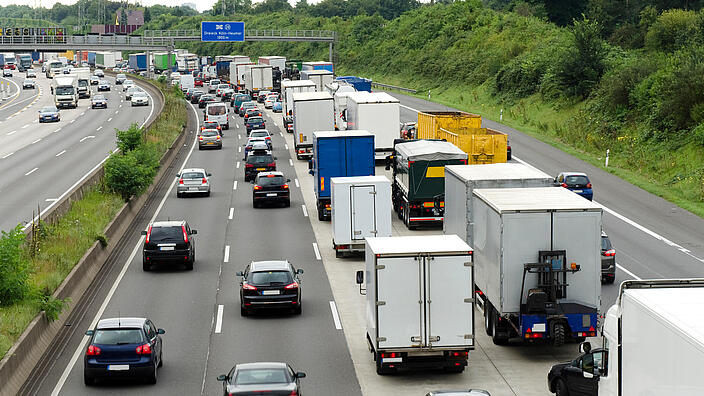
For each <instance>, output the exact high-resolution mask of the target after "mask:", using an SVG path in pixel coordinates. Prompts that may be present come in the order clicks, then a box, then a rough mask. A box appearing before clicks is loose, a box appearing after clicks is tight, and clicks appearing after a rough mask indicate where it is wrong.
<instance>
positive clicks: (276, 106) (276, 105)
mask: <svg viewBox="0 0 704 396" xmlns="http://www.w3.org/2000/svg"><path fill="white" fill-rule="evenodd" d="M272 110H273V111H274V113H281V111H283V105H282V104H281V102H274V106H273V107H272Z"/></svg>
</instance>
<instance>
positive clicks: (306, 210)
mask: <svg viewBox="0 0 704 396" xmlns="http://www.w3.org/2000/svg"><path fill="white" fill-rule="evenodd" d="M301 209H303V217H308V209H306V206H305V205H301Z"/></svg>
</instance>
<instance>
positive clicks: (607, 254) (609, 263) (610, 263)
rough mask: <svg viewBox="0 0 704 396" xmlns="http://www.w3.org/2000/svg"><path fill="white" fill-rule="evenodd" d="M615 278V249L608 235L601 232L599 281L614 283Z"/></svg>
mask: <svg viewBox="0 0 704 396" xmlns="http://www.w3.org/2000/svg"><path fill="white" fill-rule="evenodd" d="M615 280H616V249H614V247H613V245H612V244H611V240H610V239H609V236H608V235H606V233H605V232H604V231H602V232H601V283H609V284H611V283H614V281H615Z"/></svg>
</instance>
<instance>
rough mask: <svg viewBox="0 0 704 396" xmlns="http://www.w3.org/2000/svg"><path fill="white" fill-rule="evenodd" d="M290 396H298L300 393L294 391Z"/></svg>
mask: <svg viewBox="0 0 704 396" xmlns="http://www.w3.org/2000/svg"><path fill="white" fill-rule="evenodd" d="M288 396H298V392H296V391H295V390H292V391H291V393H289V394H288Z"/></svg>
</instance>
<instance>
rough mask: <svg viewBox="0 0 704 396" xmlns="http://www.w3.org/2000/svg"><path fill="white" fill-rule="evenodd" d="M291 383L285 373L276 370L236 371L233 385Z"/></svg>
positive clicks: (281, 370)
mask: <svg viewBox="0 0 704 396" xmlns="http://www.w3.org/2000/svg"><path fill="white" fill-rule="evenodd" d="M288 382H291V381H290V380H289V379H288V376H287V375H286V371H285V370H283V369H278V368H268V369H251V370H238V371H237V376H236V377H235V385H256V384H285V383H288Z"/></svg>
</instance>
